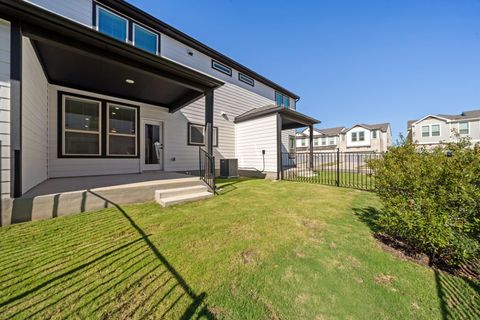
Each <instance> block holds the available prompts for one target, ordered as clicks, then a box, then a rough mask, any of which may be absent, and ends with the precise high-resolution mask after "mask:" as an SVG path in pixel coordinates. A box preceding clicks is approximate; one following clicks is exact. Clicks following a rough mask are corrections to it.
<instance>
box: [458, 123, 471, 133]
mask: <svg viewBox="0 0 480 320" xmlns="http://www.w3.org/2000/svg"><path fill="white" fill-rule="evenodd" d="M458 132H459V133H460V134H468V133H469V127H468V122H460V123H459V124H458Z"/></svg>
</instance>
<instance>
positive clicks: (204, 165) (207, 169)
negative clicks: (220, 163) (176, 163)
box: [198, 147, 215, 193]
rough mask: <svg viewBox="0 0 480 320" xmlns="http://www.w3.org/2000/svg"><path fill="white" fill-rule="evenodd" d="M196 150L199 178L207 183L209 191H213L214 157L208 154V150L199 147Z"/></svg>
mask: <svg viewBox="0 0 480 320" xmlns="http://www.w3.org/2000/svg"><path fill="white" fill-rule="evenodd" d="M198 150H199V151H198V169H199V170H198V171H199V175H200V179H202V180H203V181H204V182H205V183H206V184H207V185H208V187H209V188H210V191H212V192H213V193H215V157H214V156H212V155H211V154H208V152H207V151H205V150H203V149H202V148H201V147H200V148H198Z"/></svg>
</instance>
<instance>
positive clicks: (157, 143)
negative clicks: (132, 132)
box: [141, 119, 163, 170]
mask: <svg viewBox="0 0 480 320" xmlns="http://www.w3.org/2000/svg"><path fill="white" fill-rule="evenodd" d="M141 150H142V153H141V161H142V170H163V123H162V122H161V121H154V120H146V119H144V120H142V139H141Z"/></svg>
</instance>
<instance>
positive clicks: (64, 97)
mask: <svg viewBox="0 0 480 320" xmlns="http://www.w3.org/2000/svg"><path fill="white" fill-rule="evenodd" d="M58 103H59V108H58V119H59V121H58V157H59V158H64V157H65V158H85V157H86V158H138V157H139V147H138V146H139V141H140V140H139V139H140V135H139V131H138V127H139V117H140V115H139V107H138V106H133V105H128V104H123V103H117V102H113V101H107V100H105V99H100V98H92V97H89V96H85V95H78V94H73V93H69V92H63V91H59V93H58Z"/></svg>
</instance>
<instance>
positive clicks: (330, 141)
mask: <svg viewBox="0 0 480 320" xmlns="http://www.w3.org/2000/svg"><path fill="white" fill-rule="evenodd" d="M328 144H329V145H334V144H335V137H329V138H328Z"/></svg>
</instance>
